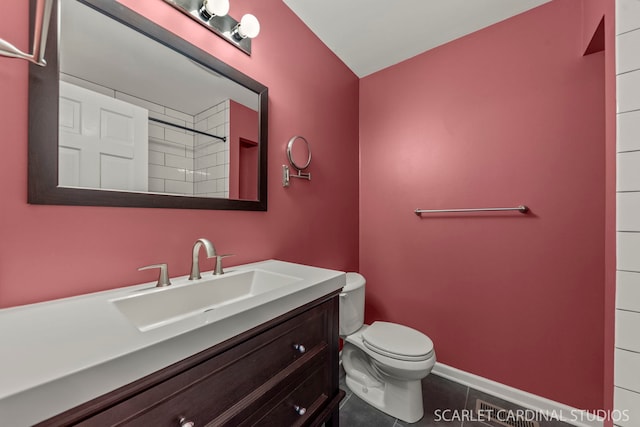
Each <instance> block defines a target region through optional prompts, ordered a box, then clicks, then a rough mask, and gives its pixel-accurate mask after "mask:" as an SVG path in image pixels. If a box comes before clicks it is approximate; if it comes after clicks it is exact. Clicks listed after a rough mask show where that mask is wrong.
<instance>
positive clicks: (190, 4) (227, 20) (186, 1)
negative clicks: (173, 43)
mask: <svg viewBox="0 0 640 427" xmlns="http://www.w3.org/2000/svg"><path fill="white" fill-rule="evenodd" d="M164 1H165V2H167V3H169V4H170V5H171V6H173V7H175V8H176V9H178V10H179V11H180V12H182V13H184V14H185V15H187V16H189V17H191V19H193V20H194V21H196V22H198V23H199V24H200V25H203V26H205V27H206V28H208V29H209V30H211V31H213V32H214V33H215V34H217V35H218V36H220V37H222V38H223V39H225V40H226V41H228V42H229V43H231V44H232V45H234V46H235V47H237V48H238V49H240V50H241V51H243V52H244V53H246V54H247V55H249V56H251V39H250V38H249V37H247V38H240V39H239V38H238V37H236V36H234V34H233V30H234V29H235V28H236V26H237V25H238V22H239V21H236V20H235V19H233V18H232V17H231V16H229V15H225V16H214V17H212V18H211V19H210V20H208V21H207V20H205V19H204V18H203V17H202V15H200V7H201V6H202V4H201V3H202V1H201V0H164Z"/></svg>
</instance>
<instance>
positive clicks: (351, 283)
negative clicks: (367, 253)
mask: <svg viewBox="0 0 640 427" xmlns="http://www.w3.org/2000/svg"><path fill="white" fill-rule="evenodd" d="M365 283H366V280H364V277H363V276H362V274H360V273H354V272H349V273H347V284H346V285H345V287H344V288H342V291H343V292H349V291H353V290H356V289H358V288H360V287H362V286H364V284H365Z"/></svg>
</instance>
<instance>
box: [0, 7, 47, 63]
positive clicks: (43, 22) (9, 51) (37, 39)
mask: <svg viewBox="0 0 640 427" xmlns="http://www.w3.org/2000/svg"><path fill="white" fill-rule="evenodd" d="M52 7H53V0H38V2H37V4H36V10H35V21H34V23H33V48H32V53H25V52H23V51H21V50H20V49H18V48H17V47H15V46H14V45H12V44H11V43H9V42H8V41H6V40H4V39H0V55H1V56H8V57H10V58H20V59H26V60H27V61H29V62H33V63H34V64H37V65H40V66H42V67H44V66H45V65H47V61H45V60H44V49H45V47H46V44H47V34H48V33H49V21H50V20H51V8H52Z"/></svg>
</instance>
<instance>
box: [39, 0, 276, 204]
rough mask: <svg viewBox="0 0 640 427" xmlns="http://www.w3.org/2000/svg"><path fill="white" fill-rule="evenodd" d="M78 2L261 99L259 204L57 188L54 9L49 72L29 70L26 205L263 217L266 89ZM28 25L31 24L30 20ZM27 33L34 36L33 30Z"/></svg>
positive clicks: (133, 17)
mask: <svg viewBox="0 0 640 427" xmlns="http://www.w3.org/2000/svg"><path fill="white" fill-rule="evenodd" d="M76 1H79V2H81V3H83V4H86V5H88V6H90V7H92V8H94V9H96V10H98V11H100V12H101V13H103V14H105V15H107V16H109V17H110V18H112V19H114V20H116V21H118V22H120V23H122V24H124V25H127V26H129V27H131V28H133V29H134V30H136V31H138V32H140V33H142V34H144V35H146V36H147V37H150V38H151V39H153V40H156V41H157V42H159V43H162V44H163V45H165V46H167V47H169V48H171V49H173V50H175V51H177V52H179V53H181V54H182V55H184V56H187V57H188V58H190V59H192V60H194V61H196V62H198V63H200V64H202V65H204V66H205V67H208V68H210V69H212V70H214V71H215V72H216V73H219V74H221V75H223V76H224V77H227V78H229V79H231V80H233V81H235V82H236V83H239V84H241V85H243V86H245V87H246V88H248V89H250V90H251V91H253V92H255V93H256V94H257V95H258V96H259V105H260V108H259V133H258V143H259V150H260V151H259V155H258V200H230V199H221V198H206V197H192V196H178V195H169V194H146V193H134V192H124V191H109V190H93V189H82V188H67V187H58V113H59V111H58V110H59V106H58V96H59V64H58V36H57V34H58V25H57V22H58V12H57V7H54V8H53V11H52V16H51V23H50V25H49V35H48V38H47V47H46V55H45V59H46V61H47V66H46V67H40V66H37V65H34V64H30V65H29V149H28V155H29V162H28V178H29V180H28V202H29V203H31V204H44V205H75V206H123V207H146V208H178V209H225V210H248V211H266V210H267V117H268V89H267V87H266V86H264V85H262V84H261V83H259V82H257V81H255V80H253V79H252V78H250V77H248V76H246V75H245V74H243V73H241V72H240V71H238V70H236V69H234V68H232V67H230V66H229V65H227V64H225V63H224V62H222V61H220V60H218V59H216V58H214V57H212V56H211V55H210V54H208V53H207V52H205V51H203V50H201V49H200V48H198V47H196V46H194V45H192V44H190V43H189V42H187V41H185V40H183V39H181V38H180V37H178V36H176V35H174V34H173V33H170V32H169V31H167V30H166V29H164V28H162V27H160V26H159V25H157V24H155V23H153V22H151V21H149V20H148V19H146V18H145V17H143V16H141V15H139V14H137V13H135V12H133V11H132V10H130V9H128V8H126V7H124V6H122V5H121V4H119V3H117V2H115V1H112V0H76ZM35 3H36V0H31V1H30V8H31V9H30V10H31V16H33V13H34V9H35ZM176 16H178V14H176ZM181 19H182V18H181ZM31 21H32V22H33V19H31ZM32 25H33V24H32ZM30 33H31V34H33V28H31V31H30Z"/></svg>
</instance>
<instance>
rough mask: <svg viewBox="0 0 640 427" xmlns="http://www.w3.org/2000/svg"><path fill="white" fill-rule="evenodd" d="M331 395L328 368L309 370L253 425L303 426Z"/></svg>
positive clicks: (275, 426)
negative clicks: (290, 390)
mask: <svg viewBox="0 0 640 427" xmlns="http://www.w3.org/2000/svg"><path fill="white" fill-rule="evenodd" d="M329 395H330V387H329V375H328V370H327V369H326V367H324V366H320V367H314V368H312V369H310V370H309V371H307V372H306V373H305V375H304V377H303V380H302V382H301V383H300V385H298V386H297V387H296V388H295V389H294V390H293V391H292V392H290V393H289V394H288V395H287V396H286V397H285V398H283V399H282V400H280V401H279V402H278V403H276V404H275V405H274V406H273V409H271V410H269V411H268V412H267V413H266V415H265V416H264V417H262V418H261V419H260V420H258V421H257V422H255V423H252V424H251V425H257V426H273V427H282V426H302V425H305V424H306V423H307V422H308V421H310V420H311V419H312V418H313V416H314V415H315V414H316V413H317V412H318V411H319V410H320V409H321V408H322V406H323V405H325V404H326V403H327V401H328V400H329Z"/></svg>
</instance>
